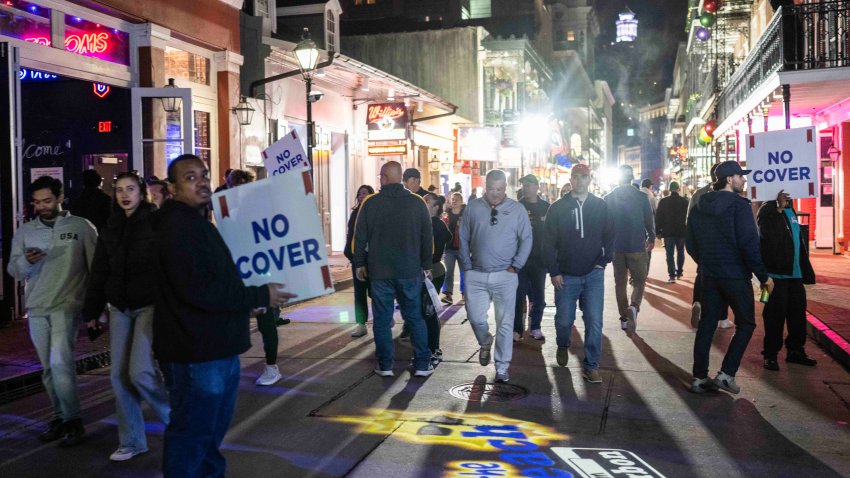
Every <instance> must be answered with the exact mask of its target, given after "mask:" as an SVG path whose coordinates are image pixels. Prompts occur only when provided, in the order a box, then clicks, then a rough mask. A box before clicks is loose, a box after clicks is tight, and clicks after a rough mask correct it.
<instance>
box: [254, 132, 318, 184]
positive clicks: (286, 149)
mask: <svg viewBox="0 0 850 478" xmlns="http://www.w3.org/2000/svg"><path fill="white" fill-rule="evenodd" d="M263 164H264V165H265V167H266V171H268V173H269V176H272V177H273V176H279V175H282V174H286V173H291V172H295V173H301V172H304V171H309V170H310V161H308V160H307V153H306V152H305V151H304V146H302V145H301V140H300V139H298V135H297V134H296V133H295V130H294V129H293V130H292V131H290V132H289V133H287V134H286V136H284V137H283V138H280V139H279V140H277V141H276V142H275V143H274V144H273V145H271V146H269V147H268V148H267V149H266V150H265V151H263Z"/></svg>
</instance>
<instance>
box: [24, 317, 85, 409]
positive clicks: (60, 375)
mask: <svg viewBox="0 0 850 478" xmlns="http://www.w3.org/2000/svg"><path fill="white" fill-rule="evenodd" d="M79 326H80V319H79V317H77V314H75V313H73V312H69V311H65V310H57V311H54V312H51V313H50V314H48V315H43V316H33V315H30V318H29V327H30V339H32V344H33V345H34V346H35V351H36V353H37V354H38V360H39V361H40V362H41V367H42V369H43V371H42V372H41V383H43V384H44V390H45V391H46V392H47V396H48V397H49V398H50V403H51V404H52V405H53V417H52V419H56V418H61V419H62V420H64V421H66V422H67V421H68V420H73V419H75V418H79V417H80V398H79V395H78V394H77V365H76V363H75V361H74V343H75V342H76V340H77V331H78V330H79Z"/></svg>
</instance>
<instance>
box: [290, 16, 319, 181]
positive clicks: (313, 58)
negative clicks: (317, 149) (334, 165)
mask: <svg viewBox="0 0 850 478" xmlns="http://www.w3.org/2000/svg"><path fill="white" fill-rule="evenodd" d="M294 53H295V58H296V59H297V60H298V68H299V69H301V76H302V77H304V82H305V83H306V94H305V99H306V100H307V161H309V164H310V175H311V176H312V174H313V146H314V141H315V139H314V137H313V136H314V135H313V101H316V99H318V98H317V97H316V96H314V95H311V94H310V91H311V90H312V88H313V75H315V74H316V63H317V62H318V61H319V49H318V48H317V47H316V42H314V41H313V40H311V39H310V30H309V29H308V28H307V27H304V30H303V31H302V32H301V41H300V42H298V44H297V45H295V50H294ZM314 98H315V99H314Z"/></svg>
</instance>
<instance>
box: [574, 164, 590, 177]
mask: <svg viewBox="0 0 850 478" xmlns="http://www.w3.org/2000/svg"><path fill="white" fill-rule="evenodd" d="M570 174H571V175H572V176H575V175H577V174H586V175H588V176H590V168H588V167H587V165H586V164H576V165H575V166H573V169H572V171H571V173H570Z"/></svg>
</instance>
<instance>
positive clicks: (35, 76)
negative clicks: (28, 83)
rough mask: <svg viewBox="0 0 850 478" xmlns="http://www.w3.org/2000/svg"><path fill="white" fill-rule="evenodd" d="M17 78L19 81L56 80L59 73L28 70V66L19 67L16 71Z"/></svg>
mask: <svg viewBox="0 0 850 478" xmlns="http://www.w3.org/2000/svg"><path fill="white" fill-rule="evenodd" d="M18 78H19V79H20V80H21V81H25V80H56V79H58V78H59V75H54V74H53V73H46V72H43V71H38V70H30V69H29V68H21V69H20V71H18Z"/></svg>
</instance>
